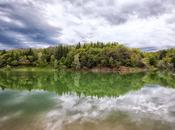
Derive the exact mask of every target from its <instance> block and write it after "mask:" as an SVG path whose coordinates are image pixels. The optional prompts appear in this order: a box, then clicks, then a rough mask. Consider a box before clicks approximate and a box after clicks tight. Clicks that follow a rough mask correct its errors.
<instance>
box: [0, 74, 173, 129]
mask: <svg viewBox="0 0 175 130" xmlns="http://www.w3.org/2000/svg"><path fill="white" fill-rule="evenodd" d="M0 87H1V89H0V130H12V129H13V130H24V129H25V130H175V89H174V88H175V78H174V77H173V76H172V75H171V74H170V73H165V72H164V73H161V72H150V73H137V74H128V75H122V76H121V75H118V74H113V73H108V74H98V73H85V72H81V73H80V72H79V73H75V72H51V71H45V72H43V71H42V72H35V71H33V72H32V71H26V72H19V71H11V72H0Z"/></svg>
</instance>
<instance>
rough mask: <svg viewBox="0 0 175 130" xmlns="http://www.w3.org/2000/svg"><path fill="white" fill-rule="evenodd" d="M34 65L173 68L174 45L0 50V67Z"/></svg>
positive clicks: (174, 61) (70, 46)
mask: <svg viewBox="0 0 175 130" xmlns="http://www.w3.org/2000/svg"><path fill="white" fill-rule="evenodd" d="M17 66H34V67H35V66H36V67H46V66H50V67H53V68H59V67H67V68H75V69H82V68H83V69H84V68H94V67H109V68H119V67H120V66H125V67H139V68H160V69H171V70H174V69H175V49H167V50H161V51H157V52H142V51H141V50H140V49H138V48H128V47H126V46H124V45H121V44H118V43H115V42H114V43H106V44H105V43H102V42H97V43H87V44H80V43H78V44H77V45H58V46H56V47H49V48H46V49H32V48H29V49H16V50H9V51H6V50H1V51H0V67H1V68H2V67H17Z"/></svg>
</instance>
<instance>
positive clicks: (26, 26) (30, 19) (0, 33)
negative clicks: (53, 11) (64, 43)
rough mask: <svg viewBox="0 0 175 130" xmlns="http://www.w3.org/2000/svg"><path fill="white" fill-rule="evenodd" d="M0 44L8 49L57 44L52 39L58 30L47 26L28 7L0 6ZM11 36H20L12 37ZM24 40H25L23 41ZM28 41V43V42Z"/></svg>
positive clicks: (38, 15) (35, 12) (30, 7)
mask: <svg viewBox="0 0 175 130" xmlns="http://www.w3.org/2000/svg"><path fill="white" fill-rule="evenodd" d="M0 13H1V14H0V15H1V16H0V27H1V28H0V43H1V44H5V45H6V46H9V47H13V48H14V47H15V48H16V47H30V46H32V47H34V46H35V44H37V45H38V44H41V45H43V44H50V45H53V44H57V43H59V41H58V40H55V39H54V38H53V37H54V36H55V35H59V34H60V32H61V29H60V28H55V27H52V26H49V25H48V24H47V23H45V21H44V20H43V19H42V14H40V13H39V12H38V11H37V9H35V8H33V7H32V6H29V5H23V6H21V5H19V4H15V5H11V4H9V3H7V4H0ZM8 32H10V33H11V32H12V34H14V35H15V34H17V35H22V39H21V37H15V38H14V37H13V36H12V35H8ZM24 38H26V39H24ZM28 40H30V41H28Z"/></svg>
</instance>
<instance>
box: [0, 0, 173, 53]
mask: <svg viewBox="0 0 175 130" xmlns="http://www.w3.org/2000/svg"><path fill="white" fill-rule="evenodd" d="M96 41H102V42H114V41H116V42H119V43H122V44H125V45H127V46H129V47H138V48H145V49H148V50H149V49H151V50H152V49H153V50H154V49H164V48H170V47H175V0H0V49H12V48H26V47H37V48H42V47H49V46H54V45H57V44H75V43H78V42H81V43H84V42H96Z"/></svg>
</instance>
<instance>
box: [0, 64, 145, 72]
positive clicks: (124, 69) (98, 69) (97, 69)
mask: <svg viewBox="0 0 175 130" xmlns="http://www.w3.org/2000/svg"><path fill="white" fill-rule="evenodd" d="M0 70H1V71H60V70H64V71H73V72H93V73H119V74H129V73H138V72H146V71H148V69H147V68H137V67H134V68H133V67H125V66H120V67H119V68H110V67H94V68H91V69H89V68H80V69H72V68H65V67H59V68H56V69H55V68H52V67H29V66H28V67H25V66H23V67H10V68H7V67H6V68H0Z"/></svg>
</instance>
